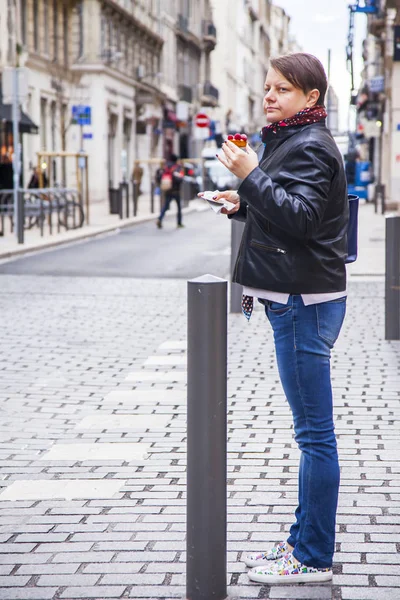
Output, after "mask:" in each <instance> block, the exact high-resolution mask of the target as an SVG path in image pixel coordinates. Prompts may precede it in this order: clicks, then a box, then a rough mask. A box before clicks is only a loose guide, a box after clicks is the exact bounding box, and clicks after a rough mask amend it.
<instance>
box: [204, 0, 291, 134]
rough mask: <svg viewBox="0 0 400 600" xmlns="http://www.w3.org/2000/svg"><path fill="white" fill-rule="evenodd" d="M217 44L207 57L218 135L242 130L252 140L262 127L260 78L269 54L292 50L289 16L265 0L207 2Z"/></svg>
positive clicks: (261, 81) (215, 0)
mask: <svg viewBox="0 0 400 600" xmlns="http://www.w3.org/2000/svg"><path fill="white" fill-rule="evenodd" d="M212 8H213V15H214V21H215V25H216V28H217V31H218V44H217V47H216V49H215V51H214V52H213V54H212V57H211V63H212V69H211V73H212V77H213V78H214V80H218V85H219V90H220V103H219V104H220V105H219V108H218V110H216V111H215V112H214V114H215V118H217V119H219V120H220V122H221V124H222V129H223V131H224V133H225V134H226V133H234V132H236V131H241V132H245V133H246V134H247V135H249V136H250V138H251V139H253V141H254V142H256V141H257V140H259V135H258V134H259V131H260V129H261V127H263V125H265V116H264V114H263V109H262V101H263V96H264V82H265V77H266V74H267V70H268V65H269V60H270V58H271V56H277V55H279V54H284V53H286V52H290V51H297V46H296V43H295V41H294V40H291V39H290V38H289V21H290V18H289V17H288V15H287V14H286V13H285V11H284V10H283V9H282V8H280V7H278V6H275V5H274V4H273V3H272V1H271V0H213V2H212Z"/></svg>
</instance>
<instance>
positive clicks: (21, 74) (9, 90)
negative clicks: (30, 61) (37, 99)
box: [1, 67, 28, 104]
mask: <svg viewBox="0 0 400 600" xmlns="http://www.w3.org/2000/svg"><path fill="white" fill-rule="evenodd" d="M14 71H15V68H14V67H4V68H3V73H2V77H1V82H2V92H3V104H12V101H13V89H14V88H13V81H14ZM17 73H18V101H19V102H20V104H22V103H23V102H25V100H26V97H27V95H28V69H27V68H26V67H18V68H17Z"/></svg>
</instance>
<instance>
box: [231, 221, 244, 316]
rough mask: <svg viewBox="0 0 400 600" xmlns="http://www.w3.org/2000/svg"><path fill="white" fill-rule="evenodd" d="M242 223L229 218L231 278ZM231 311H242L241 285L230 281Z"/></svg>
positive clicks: (242, 227) (240, 238)
mask: <svg viewBox="0 0 400 600" xmlns="http://www.w3.org/2000/svg"><path fill="white" fill-rule="evenodd" d="M243 229H244V223H243V222H242V221H236V219H231V278H232V275H233V271H234V268H235V264H236V258H237V255H238V252H239V248H240V242H241V241H242V234H243ZM230 308H231V313H240V312H241V311H242V286H241V285H239V284H238V283H233V282H232V281H231V303H230Z"/></svg>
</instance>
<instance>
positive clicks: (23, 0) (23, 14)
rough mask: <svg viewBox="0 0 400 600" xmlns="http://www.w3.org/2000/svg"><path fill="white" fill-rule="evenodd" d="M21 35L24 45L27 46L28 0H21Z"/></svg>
mask: <svg viewBox="0 0 400 600" xmlns="http://www.w3.org/2000/svg"><path fill="white" fill-rule="evenodd" d="M21 37H22V43H23V45H24V46H26V44H27V39H26V0H21Z"/></svg>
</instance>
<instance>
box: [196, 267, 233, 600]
mask: <svg viewBox="0 0 400 600" xmlns="http://www.w3.org/2000/svg"><path fill="white" fill-rule="evenodd" d="M187 367H188V381H187V393H188V397H187V536H186V548H187V564H186V597H187V600H224V599H225V598H226V596H227V590H226V569H227V567H226V473H227V468H226V456H227V454H226V439H227V424H226V421H227V281H226V280H224V279H220V278H219V277H214V276H212V275H203V276H202V277H198V278H197V279H192V280H190V281H188V364H187Z"/></svg>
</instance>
